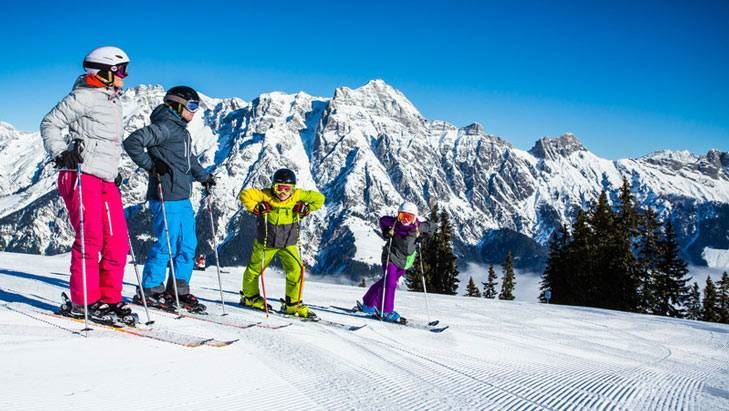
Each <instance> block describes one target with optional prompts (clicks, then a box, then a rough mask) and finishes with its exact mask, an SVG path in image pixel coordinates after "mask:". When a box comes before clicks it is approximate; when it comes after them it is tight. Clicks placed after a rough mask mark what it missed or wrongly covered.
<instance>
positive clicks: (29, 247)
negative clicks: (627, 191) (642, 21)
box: [0, 80, 729, 278]
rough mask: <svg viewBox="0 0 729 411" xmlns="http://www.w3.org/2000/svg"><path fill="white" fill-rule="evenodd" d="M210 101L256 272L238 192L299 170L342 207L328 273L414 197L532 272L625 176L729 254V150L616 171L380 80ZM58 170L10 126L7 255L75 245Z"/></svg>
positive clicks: (324, 225) (685, 236)
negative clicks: (466, 120)
mask: <svg viewBox="0 0 729 411" xmlns="http://www.w3.org/2000/svg"><path fill="white" fill-rule="evenodd" d="M163 95H164V89H163V88H162V87H160V86H138V87H136V88H133V89H129V90H127V92H126V93H125V95H124V97H123V107H124V125H125V130H126V132H127V133H130V132H132V131H134V130H135V129H137V128H139V127H142V126H144V125H146V124H148V122H149V114H150V113H151V111H152V110H153V109H154V107H155V106H156V105H157V104H159V103H161V101H162V97H163ZM203 103H204V108H205V110H204V111H203V112H202V113H201V114H198V115H197V116H196V118H195V119H194V120H193V122H192V123H191V124H190V126H189V129H190V131H191V133H192V135H193V140H194V143H195V149H196V150H197V153H198V154H199V158H200V161H201V163H202V164H203V165H204V166H206V167H209V168H210V170H212V171H214V172H215V174H216V176H217V177H218V185H217V186H216V188H215V193H214V196H215V197H214V202H213V204H214V205H213V214H214V219H215V224H216V226H217V227H219V228H218V230H217V232H218V236H219V238H218V239H217V242H218V243H219V244H220V258H221V262H222V263H223V264H225V265H231V264H236V265H240V264H245V263H246V262H247V260H248V255H247V253H249V250H250V243H251V241H252V238H253V233H254V230H253V225H254V222H253V217H252V216H251V215H249V214H248V213H246V212H242V211H241V210H240V206H239V203H238V200H237V194H238V192H239V191H240V189H241V188H243V187H250V186H267V185H269V184H270V176H271V175H272V174H273V172H274V171H275V170H276V169H278V168H280V167H288V168H292V169H293V170H294V171H296V173H297V175H298V177H299V181H300V184H299V186H300V187H303V188H308V189H317V190H319V191H321V192H322V193H324V194H325V195H326V197H327V203H326V205H325V207H324V208H323V209H322V210H321V211H320V212H317V213H314V214H312V215H311V216H310V217H308V218H307V219H306V223H305V224H304V231H303V236H302V241H301V247H302V252H303V256H304V260H305V261H306V262H307V264H308V265H309V266H310V267H311V270H312V271H313V272H317V273H320V274H332V275H334V274H337V275H346V276H350V277H352V278H356V277H358V276H360V275H362V274H367V273H375V272H379V271H378V268H377V264H378V263H379V255H380V249H381V246H382V240H381V239H380V237H379V236H378V234H377V231H376V222H377V219H378V217H379V216H380V215H382V214H385V213H393V212H394V211H395V210H396V207H397V205H398V204H399V203H400V202H402V201H403V200H409V201H413V202H415V203H416V204H418V207H419V208H420V210H422V212H421V213H422V214H424V215H427V213H428V210H429V206H430V205H433V204H435V203H438V205H439V207H441V209H445V210H447V211H448V212H449V213H450V215H451V217H452V219H453V223H454V228H455V242H456V249H457V252H458V254H459V255H461V256H462V257H463V258H462V260H461V261H462V262H465V261H476V262H501V261H502V260H503V256H504V255H505V254H506V252H507V250H509V249H511V250H513V252H514V254H515V257H516V260H517V266H521V267H539V266H540V264H543V262H544V256H545V250H544V245H545V244H546V242H547V241H548V238H549V235H550V234H551V232H552V231H553V230H554V228H555V227H557V226H559V225H560V224H562V223H566V222H570V221H571V219H572V218H573V217H574V215H575V214H576V210H577V209H578V208H580V207H586V206H588V205H589V204H590V203H591V202H593V201H595V200H596V199H597V197H598V195H599V193H600V191H601V190H602V189H606V190H607V191H608V192H609V193H610V195H611V198H613V199H614V198H616V194H617V190H618V189H619V187H620V186H621V184H622V178H623V176H626V177H627V178H628V179H629V181H630V182H631V184H632V185H633V190H634V194H635V196H636V198H637V199H638V201H639V202H640V203H642V204H644V205H650V206H653V207H655V208H656V209H657V210H658V211H659V213H660V215H661V216H662V217H668V216H670V217H671V218H672V219H673V221H674V222H675V223H676V225H677V231H678V233H679V235H680V241H681V244H682V247H683V251H684V255H685V257H686V258H687V259H689V261H690V262H692V263H693V264H698V265H703V264H706V262H705V261H704V259H703V257H702V254H703V253H704V249H706V248H709V249H711V250H716V249H718V250H722V249H729V236H728V235H727V233H729V153H727V152H720V151H716V150H712V151H709V152H708V153H707V154H706V155H704V156H697V155H694V154H691V153H688V152H683V151H681V152H673V151H661V152H657V153H653V154H650V155H647V156H644V157H640V158H635V159H624V160H616V161H613V160H607V159H602V158H599V157H597V156H596V155H594V154H593V153H591V152H590V151H589V150H588V149H587V148H585V147H584V146H583V145H582V144H581V143H580V142H579V140H578V139H577V138H576V137H575V136H574V135H572V134H565V135H563V136H560V137H558V138H542V139H540V140H538V141H537V142H536V143H535V145H534V147H532V148H531V149H530V150H529V151H524V150H520V149H518V148H515V147H513V146H512V145H511V144H510V143H509V142H507V141H506V140H504V139H502V138H500V137H497V136H494V135H491V134H488V133H487V132H485V131H484V128H483V127H482V126H481V125H479V124H476V123H474V124H471V125H468V126H466V127H460V128H459V127H457V126H454V125H452V124H449V123H448V122H445V121H434V120H428V119H426V118H424V117H423V116H422V115H421V114H420V112H419V111H418V110H417V108H416V107H415V106H414V105H413V104H412V103H411V102H410V101H409V100H408V99H407V98H406V97H405V96H404V95H403V94H402V93H401V92H400V91H398V90H396V89H395V88H393V87H391V86H390V85H388V84H386V83H385V82H383V81H381V80H373V81H370V82H368V83H367V84H366V85H364V86H362V87H359V88H356V89H350V88H347V87H341V88H338V89H336V90H335V92H334V95H333V97H331V98H324V97H315V96H311V95H309V94H306V93H304V92H299V93H296V94H284V93H280V92H272V93H266V94H262V95H260V96H258V97H257V98H255V99H253V100H252V101H251V102H246V101H243V100H241V99H238V98H226V99H217V98H209V97H204V98H203ZM49 110H50V107H49ZM39 120H40V119H39ZM47 161H48V159H47V158H46V157H45V153H44V151H43V148H42V143H41V140H40V136H39V134H38V133H37V132H36V133H26V132H21V131H18V130H15V129H14V128H13V127H12V126H10V125H9V124H7V123H0V250H5V251H15V252H26V253H39V254H55V253H59V252H65V251H67V250H68V249H69V248H70V244H71V242H72V230H71V227H70V225H69V224H68V222H67V218H66V214H65V209H64V207H63V204H62V201H61V200H60V199H59V197H58V195H57V194H56V192H55V170H54V169H53V167H52V165H51V164H48V163H47ZM123 173H124V175H125V176H126V177H127V178H126V181H125V186H123V195H124V201H125V206H126V210H127V218H128V221H129V226H130V231H131V233H132V236H133V239H134V244H135V251H136V252H137V253H138V254H142V255H143V254H144V253H145V252H146V250H147V249H148V247H149V245H150V244H151V240H152V239H151V238H150V236H149V232H150V219H149V213H148V211H147V208H146V205H145V204H144V194H145V190H146V183H147V176H146V173H145V172H143V171H141V170H139V169H137V168H136V166H134V165H133V164H132V162H131V161H130V160H129V158H128V157H126V156H125V157H124V158H123ZM193 204H194V205H195V206H196V208H197V209H198V210H199V212H198V214H197V220H198V240H199V248H200V250H199V251H200V252H201V253H205V254H210V253H212V251H211V250H212V244H213V243H212V238H211V237H212V234H211V231H210V221H209V215H208V213H207V211H206V209H205V202H204V201H203V199H202V190H198V191H196V192H195V194H194V197H193Z"/></svg>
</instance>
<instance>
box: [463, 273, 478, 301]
mask: <svg viewBox="0 0 729 411" xmlns="http://www.w3.org/2000/svg"><path fill="white" fill-rule="evenodd" d="M464 295H465V296H466V297H481V292H480V291H479V290H478V287H476V283H475V282H474V281H473V277H468V285H466V294H464Z"/></svg>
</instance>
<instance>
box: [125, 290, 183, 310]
mask: <svg viewBox="0 0 729 411" xmlns="http://www.w3.org/2000/svg"><path fill="white" fill-rule="evenodd" d="M146 297H147V306H148V307H152V308H158V309H160V310H164V311H169V312H175V311H177V307H176V305H175V297H173V296H171V295H169V294H167V293H166V292H161V293H150V294H147V295H146ZM132 302H133V303H134V304H137V305H144V302H143V301H142V293H141V291H140V290H139V287H137V292H136V293H135V294H134V298H133V299H132Z"/></svg>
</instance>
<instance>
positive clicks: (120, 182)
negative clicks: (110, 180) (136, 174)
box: [114, 173, 124, 188]
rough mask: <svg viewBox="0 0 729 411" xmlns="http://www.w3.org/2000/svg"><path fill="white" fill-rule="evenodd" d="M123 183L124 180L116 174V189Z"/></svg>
mask: <svg viewBox="0 0 729 411" xmlns="http://www.w3.org/2000/svg"><path fill="white" fill-rule="evenodd" d="M123 181H124V178H123V177H122V175H121V173H119V174H117V175H116V178H114V184H116V186H117V187H118V188H120V187H121V185H122V182H123Z"/></svg>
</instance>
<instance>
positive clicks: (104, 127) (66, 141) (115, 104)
mask: <svg viewBox="0 0 729 411" xmlns="http://www.w3.org/2000/svg"><path fill="white" fill-rule="evenodd" d="M40 131H41V136H42V137H43V144H44V146H45V148H46V151H47V152H48V154H50V155H51V158H56V157H57V156H58V155H59V154H61V153H62V152H63V151H65V150H66V149H67V148H68V147H69V145H70V144H71V142H73V140H77V139H78V140H82V141H83V147H84V148H83V152H82V153H81V155H82V157H83V159H84V162H83V163H82V164H81V171H82V172H84V173H87V174H92V175H95V176H97V177H99V178H101V179H104V180H106V181H114V178H115V177H116V176H117V174H118V172H119V170H118V169H119V160H120V159H121V152H122V135H123V128H122V107H121V103H120V101H119V98H118V93H117V92H116V91H115V90H114V89H110V88H103V87H102V88H97V87H91V86H88V85H87V84H86V76H85V75H83V76H81V77H79V78H78V79H77V80H76V83H75V84H74V85H73V90H71V93H69V94H68V95H67V96H66V97H65V98H64V99H63V100H61V102H59V103H58V104H57V105H56V107H54V108H53V110H51V111H50V113H48V114H46V116H45V117H44V118H43V121H42V122H41V125H40Z"/></svg>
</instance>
